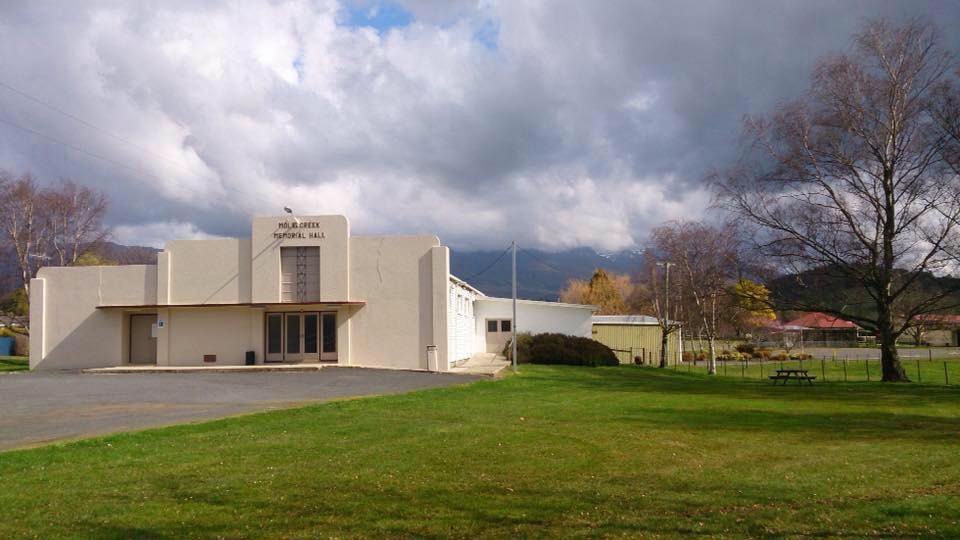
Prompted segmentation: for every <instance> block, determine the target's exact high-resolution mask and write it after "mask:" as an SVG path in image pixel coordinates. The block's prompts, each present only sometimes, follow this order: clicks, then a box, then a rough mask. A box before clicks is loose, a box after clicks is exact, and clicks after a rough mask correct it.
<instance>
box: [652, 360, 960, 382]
mask: <svg viewBox="0 0 960 540" xmlns="http://www.w3.org/2000/svg"><path fill="white" fill-rule="evenodd" d="M900 363H901V364H902V365H903V368H904V369H905V370H906V372H907V376H908V377H910V380H912V381H914V382H917V383H923V384H935V385H946V386H960V359H958V358H933V357H928V358H919V357H918V358H905V359H901V360H900ZM669 368H670V369H674V370H677V371H687V372H690V373H702V374H706V373H708V363H707V362H705V361H696V362H692V361H691V362H681V363H679V364H673V365H670V366H669ZM778 369H779V370H783V369H801V370H807V373H808V374H809V375H811V376H814V377H816V381H819V382H879V381H880V380H881V378H882V372H881V368H880V360H879V359H876V358H874V359H864V358H856V359H854V358H847V357H836V358H834V357H828V356H822V357H814V358H810V359H808V360H783V361H779V360H764V361H761V360H720V359H717V375H718V376H721V377H736V378H740V379H754V380H766V381H769V380H770V377H771V376H774V375H776V374H777V370H778Z"/></svg>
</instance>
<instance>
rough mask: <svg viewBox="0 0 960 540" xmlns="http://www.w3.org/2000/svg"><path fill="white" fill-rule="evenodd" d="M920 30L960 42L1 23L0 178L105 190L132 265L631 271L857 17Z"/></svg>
mask: <svg viewBox="0 0 960 540" xmlns="http://www.w3.org/2000/svg"><path fill="white" fill-rule="evenodd" d="M914 15H923V16H926V17H928V18H930V19H931V20H934V21H935V22H936V23H937V24H938V25H939V26H940V27H941V28H942V29H950V28H958V27H960V4H958V3H956V2H948V1H942V2H937V1H931V2H921V1H919V0H904V1H900V2H897V1H882V0H860V1H857V0H846V1H835V0H831V1H825V0H824V1H817V0H803V1H800V0H796V1H776V0H753V1H748V0H736V1H735V0H730V1H726V2H719V1H716V2H715V1H709V0H691V1H686V2H685V1H676V0H671V1H670V2H665V1H656V2H654V1H650V2H644V1H640V0H624V1H615V0H602V1H600V0H598V1H582V0H570V1H563V0H550V1H547V0H544V1H536V0H530V1H526V0H503V1H498V0H464V1H461V0H435V1H432V0H396V1H389V2H381V1H374V0H356V1H350V0H341V1H337V0H315V1H308V0H291V1H280V0H273V1H258V0H242V1H240V0H237V1H233V2H226V1H225V2H213V1H210V2H201V1H194V0H191V1H176V0H164V1H160V0H151V1H142V2H135V1H132V0H118V1H95V0H90V1H77V2H70V3H69V8H67V7H66V2H65V1H63V0H53V1H43V0H23V1H19V0H5V1H3V2H0V168H3V169H6V170H9V171H12V172H23V171H27V170H29V171H32V172H33V173H34V174H35V175H37V176H38V177H39V178H40V179H42V180H43V181H55V180H56V179H58V178H60V177H71V178H73V179H75V180H77V181H80V182H82V183H85V184H87V185H93V186H97V187H100V188H102V189H104V190H105V191H107V192H108V194H109V195H110V198H111V202H112V205H111V209H110V214H109V222H110V224H111V225H112V226H113V227H114V230H115V237H116V239H117V240H118V241H121V242H124V243H130V244H153V245H160V244H161V243H162V241H163V240H164V239H167V238H188V237H200V236H204V235H245V234H249V233H248V226H249V225H248V221H249V218H250V216H252V215H265V214H268V215H269V214H277V213H280V212H281V211H282V208H283V206H290V207H292V208H294V209H295V210H296V211H297V212H298V213H302V214H307V213H341V214H346V215H347V216H348V217H349V218H350V219H351V223H352V226H353V230H354V232H355V233H359V234H378V233H432V234H438V235H439V236H440V237H441V239H442V240H443V241H444V242H445V243H447V244H449V245H452V246H454V247H457V248H498V247H501V246H503V245H506V244H507V243H508V242H509V240H510V239H511V238H514V237H516V238H517V239H518V240H519V241H520V242H521V243H522V244H524V245H526V246H531V247H533V246H536V247H541V248H546V249H561V248H565V247H571V246H578V245H589V246H593V247H596V248H599V249H606V250H613V249H622V248H630V247H634V246H635V245H637V244H638V243H642V242H643V240H644V238H645V235H646V233H647V231H649V229H650V228H651V227H652V226H655V225H656V224H658V223H660V222H662V221H664V220H667V219H671V218H677V217H683V218H694V219H695V218H698V217H700V216H701V214H702V212H703V209H704V207H705V205H706V204H707V203H708V201H709V195H708V194H707V193H706V192H705V190H704V189H703V187H702V179H703V177H704V176H705V175H706V174H707V172H708V171H709V170H710V169H711V168H714V167H722V166H723V165H724V164H725V163H727V162H729V160H730V159H731V157H732V156H734V155H735V154H736V152H737V143H738V138H739V132H740V122H741V118H742V116H743V115H744V114H747V113H758V112H763V111H766V110H769V109H770V108H771V107H772V106H774V105H775V104H776V103H777V102H779V101H782V100H785V99H790V98H791V97H794V96H796V95H797V94H798V93H799V92H800V91H801V90H802V88H803V87H804V86H805V85H806V83H807V80H808V76H809V73H810V68H811V66H812V65H813V63H814V62H815V61H816V60H817V58H818V57H821V56H822V55H824V54H827V53H830V52H833V51H843V50H846V48H847V47H848V43H849V36H850V34H851V33H852V32H854V31H855V30H856V28H857V26H858V25H859V24H860V23H861V22H862V20H863V18H864V17H869V16H885V17H888V18H891V19H897V18H902V17H907V16H914ZM951 39H953V40H957V38H956V36H952V37H951Z"/></svg>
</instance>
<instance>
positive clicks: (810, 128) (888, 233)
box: [716, 20, 960, 381]
mask: <svg viewBox="0 0 960 540" xmlns="http://www.w3.org/2000/svg"><path fill="white" fill-rule="evenodd" d="M953 66H954V57H953V55H952V54H951V53H950V52H949V51H946V50H944V49H943V48H942V47H941V46H940V45H939V42H938V37H937V32H936V30H935V28H933V27H932V26H931V25H930V24H927V23H924V22H922V21H919V20H911V21H907V22H906V23H904V24H903V25H901V26H893V25H891V24H889V23H887V22H885V21H882V20H874V21H870V22H867V23H866V24H865V25H864V27H863V28H862V30H861V31H860V32H859V33H858V34H856V35H855V37H854V40H853V48H852V51H851V52H850V53H849V54H843V55H837V56H833V57H830V58H827V59H825V60H823V61H821V62H820V63H819V64H818V65H817V67H816V69H815V70H814V73H813V77H812V82H811V86H810V88H809V90H808V91H807V93H806V94H805V96H804V97H803V98H801V99H799V100H797V101H795V102H793V103H788V104H785V105H782V106H781V107H779V108H778V109H777V110H776V111H775V112H774V113H772V114H771V115H769V116H766V117H760V118H750V119H748V120H747V128H746V134H747V136H748V138H749V139H750V140H751V141H752V143H753V144H752V145H751V148H750V151H749V152H747V154H746V155H745V157H744V158H743V160H742V161H741V163H739V164H738V165H737V166H736V167H734V168H733V169H732V170H730V171H728V172H727V173H725V174H722V175H717V177H716V185H717V188H718V195H719V201H720V204H721V206H723V207H725V208H726V209H728V210H730V211H732V212H734V213H735V214H737V215H738V216H740V217H741V218H743V219H745V220H746V221H748V222H751V223H753V224H755V225H758V226H759V227H760V229H761V231H762V233H763V234H762V235H761V236H760V238H758V245H757V247H758V248H759V249H760V250H762V252H763V253H765V254H766V255H767V256H769V257H771V258H774V259H776V260H778V261H779V262H780V264H781V268H783V269H785V270H793V271H801V270H810V269H817V268H829V269H830V271H832V272H836V273H837V274H839V275H841V276H843V277H846V278H848V279H852V280H854V281H856V282H857V283H859V284H860V285H861V286H862V287H863V290H864V292H865V294H866V295H867V296H868V297H869V299H870V301H871V303H872V306H871V307H872V309H871V310H870V312H867V313H865V312H860V313H856V314H854V313H850V312H849V310H846V309H845V308H844V307H843V306H837V305H832V304H830V303H829V302H826V301H817V302H815V303H798V304H797V305H789V306H781V307H783V308H787V309H798V310H804V311H823V312H826V313H830V314H833V315H837V316H840V317H843V318H846V319H850V320H852V321H854V322H857V323H859V324H861V325H862V326H865V327H867V328H870V329H873V330H875V331H876V332H877V335H878V338H879V342H880V347H881V363H882V370H883V380H884V381H905V380H908V378H907V375H906V372H905V371H904V369H903V367H902V365H901V364H900V360H899V355H898V352H897V348H896V340H897V338H898V337H899V336H900V334H901V333H902V332H904V331H905V329H906V328H908V327H909V326H910V325H911V323H912V321H913V320H914V318H916V317H917V316H918V315H922V314H925V313H930V312H935V311H939V310H943V309H945V308H947V307H949V306H947V305H946V302H948V300H947V299H948V298H949V297H950V295H951V294H953V292H954V291H952V290H948V289H938V290H935V291H927V292H923V291H919V290H918V287H917V285H918V281H917V280H918V279H920V277H921V276H923V275H929V274H930V273H943V272H947V271H949V270H950V269H951V268H952V267H951V266H950V265H951V264H952V263H951V261H950V253H949V249H948V246H949V245H950V244H951V242H953V241H955V238H956V234H957V230H958V221H960V219H958V218H960V180H958V176H957V174H956V170H954V169H953V168H952V167H951V166H950V165H951V164H950V161H949V159H948V154H947V153H946V151H947V149H948V146H949V140H948V137H947V135H946V134H945V131H944V126H945V125H950V123H951V122H955V121H956V118H953V117H951V118H942V117H941V116H942V113H943V111H944V109H943V108H942V107H939V106H938V99H937V98H938V96H942V95H944V88H947V89H949V88H953V84H954V78H953V74H952V71H951V70H952V68H953ZM949 94H950V92H949V91H946V95H949ZM946 110H947V111H949V109H946ZM948 114H949V113H948ZM918 294H920V295H921V297H920V298H919V300H918V301H913V302H911V303H910V304H911V305H909V306H905V305H903V304H904V299H906V298H907V297H914V298H917V295H918ZM897 314H900V316H899V317H898V316H897Z"/></svg>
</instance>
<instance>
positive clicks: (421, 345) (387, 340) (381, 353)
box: [348, 236, 448, 369]
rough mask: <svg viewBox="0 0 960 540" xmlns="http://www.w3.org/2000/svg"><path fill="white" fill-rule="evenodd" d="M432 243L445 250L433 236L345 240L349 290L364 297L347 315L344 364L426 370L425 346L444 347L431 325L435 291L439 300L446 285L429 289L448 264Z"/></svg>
mask: <svg viewBox="0 0 960 540" xmlns="http://www.w3.org/2000/svg"><path fill="white" fill-rule="evenodd" d="M435 248H442V251H444V252H445V251H446V247H442V246H440V240H439V239H438V238H437V237H436V236H380V237H372V236H371V237H363V236H361V237H353V238H351V239H350V271H351V278H350V289H351V290H350V294H351V297H352V299H354V300H360V301H363V302H366V304H365V305H364V306H363V307H360V308H358V309H356V310H355V313H353V315H351V316H350V319H349V323H348V324H349V327H350V336H351V340H350V365H354V366H365V367H392V368H405V369H427V356H426V350H427V346H428V345H438V348H439V345H441V344H440V343H438V341H444V343H443V344H442V345H443V347H442V348H443V349H444V350H445V349H446V343H445V340H446V335H445V334H446V332H445V331H444V332H443V334H444V335H436V332H435V328H434V326H435V325H434V311H435V310H434V305H435V296H436V295H438V294H439V295H442V296H441V297H440V298H441V302H445V298H446V287H443V289H442V290H440V291H436V290H435V289H436V288H435V279H434V274H435V273H439V274H440V275H443V276H444V279H445V280H446V279H448V278H447V277H446V276H447V272H448V268H446V267H444V262H442V257H439V259H441V262H437V261H435V259H438V257H435V254H434V249H435ZM438 266H439V267H438ZM443 306H445V303H444V304H443ZM443 311H444V312H445V309H444V310H443ZM440 316H442V317H443V320H444V321H445V320H446V313H442V314H440ZM441 353H442V351H441Z"/></svg>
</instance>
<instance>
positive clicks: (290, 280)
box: [280, 246, 320, 303]
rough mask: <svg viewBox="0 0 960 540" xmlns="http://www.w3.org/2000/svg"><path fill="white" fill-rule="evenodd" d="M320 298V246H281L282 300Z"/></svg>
mask: <svg viewBox="0 0 960 540" xmlns="http://www.w3.org/2000/svg"><path fill="white" fill-rule="evenodd" d="M319 300H320V248H319V247H317V246H303V247H282V248H280V301H281V302H299V303H303V302H317V301H319Z"/></svg>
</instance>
